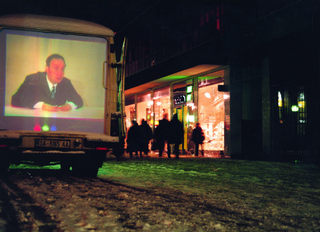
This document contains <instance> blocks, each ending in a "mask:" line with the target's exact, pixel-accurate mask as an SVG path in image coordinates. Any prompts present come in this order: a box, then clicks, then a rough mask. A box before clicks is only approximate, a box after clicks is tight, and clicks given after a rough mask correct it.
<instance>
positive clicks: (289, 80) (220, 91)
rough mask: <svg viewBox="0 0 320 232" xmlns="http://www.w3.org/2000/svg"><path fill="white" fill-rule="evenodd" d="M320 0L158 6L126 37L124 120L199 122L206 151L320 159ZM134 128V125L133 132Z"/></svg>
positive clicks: (163, 3) (247, 156) (135, 22)
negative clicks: (165, 117) (170, 118)
mask: <svg viewBox="0 0 320 232" xmlns="http://www.w3.org/2000/svg"><path fill="white" fill-rule="evenodd" d="M319 29H320V28H319V3H318V2H317V1H301V0H300V1H298V0H288V1H221V2H219V1H197V2H196V3H191V2H190V1H183V2H182V1H170V2H169V1H158V2H156V3H155V4H154V5H153V6H151V8H150V9H149V10H147V11H145V12H144V13H143V14H141V15H140V16H139V17H137V18H136V19H135V20H133V21H132V22H130V24H128V26H127V27H126V28H125V29H124V30H122V31H120V32H119V33H117V35H116V37H117V39H118V41H121V39H122V38H123V37H124V36H125V37H127V38H128V51H127V63H126V114H127V121H128V123H129V122H130V121H131V119H137V120H140V119H142V118H143V119H146V120H147V121H148V122H149V124H150V125H152V126H153V127H156V126H157V123H158V120H159V119H161V118H162V116H163V114H164V113H168V114H169V115H171V116H172V114H173V113H177V114H178V116H179V118H180V120H181V121H183V124H184V126H185V140H184V144H183V146H182V148H183V149H184V150H188V149H189V148H190V147H188V133H187V132H188V128H191V127H193V126H194V123H195V122H200V123H201V125H202V127H203V129H204V130H205V133H206V145H205V146H206V147H205V149H206V150H208V151H218V152H219V151H224V153H225V154H227V155H230V156H231V157H232V158H244V159H269V160H288V159H289V160H290V159H293V160H294V159H303V160H308V161H313V160H319V154H318V150H319V145H318V144H319V142H318V141H319V122H318V121H319V120H318V118H319V116H320V115H319V109H320V106H319V98H320V94H319V91H318V89H319V79H320V77H319V62H320V59H319ZM128 125H129V124H128Z"/></svg>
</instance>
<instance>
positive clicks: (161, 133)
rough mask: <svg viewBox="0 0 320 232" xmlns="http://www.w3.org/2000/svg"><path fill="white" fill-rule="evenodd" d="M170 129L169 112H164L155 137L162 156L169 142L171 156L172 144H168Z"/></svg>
mask: <svg viewBox="0 0 320 232" xmlns="http://www.w3.org/2000/svg"><path fill="white" fill-rule="evenodd" d="M168 130H169V121H168V114H167V113H164V114H163V119H162V120H159V125H158V126H157V128H156V130H155V139H156V144H157V146H158V149H159V157H161V156H162V153H163V150H164V145H165V143H167V147H168V156H169V157H170V146H169V144H168Z"/></svg>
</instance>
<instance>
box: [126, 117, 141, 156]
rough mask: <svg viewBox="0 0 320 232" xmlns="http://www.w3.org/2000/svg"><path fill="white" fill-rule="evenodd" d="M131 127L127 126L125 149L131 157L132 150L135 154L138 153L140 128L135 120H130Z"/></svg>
mask: <svg viewBox="0 0 320 232" xmlns="http://www.w3.org/2000/svg"><path fill="white" fill-rule="evenodd" d="M131 124H132V125H131V127H130V128H129V131H128V135H127V146H128V147H127V150H128V151H129V154H130V158H132V153H133V152H134V153H135V155H136V156H137V155H138V151H139V137H140V130H139V125H138V123H137V122H136V121H135V120H132V122H131Z"/></svg>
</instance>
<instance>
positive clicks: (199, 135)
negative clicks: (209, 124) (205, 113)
mask: <svg viewBox="0 0 320 232" xmlns="http://www.w3.org/2000/svg"><path fill="white" fill-rule="evenodd" d="M204 139H205V137H204V133H203V130H202V128H201V126H200V123H198V122H197V123H196V127H195V128H194V129H193V131H192V136H191V140H192V141H193V142H194V146H195V156H198V154H199V144H201V153H202V156H204V151H203V141H204Z"/></svg>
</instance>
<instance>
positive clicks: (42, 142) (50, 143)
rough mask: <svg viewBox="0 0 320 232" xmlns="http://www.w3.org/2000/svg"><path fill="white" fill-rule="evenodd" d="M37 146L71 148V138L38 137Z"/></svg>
mask: <svg viewBox="0 0 320 232" xmlns="http://www.w3.org/2000/svg"><path fill="white" fill-rule="evenodd" d="M34 145H35V147H56V148H70V141H69V140H49V139H36V140H35V144H34Z"/></svg>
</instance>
